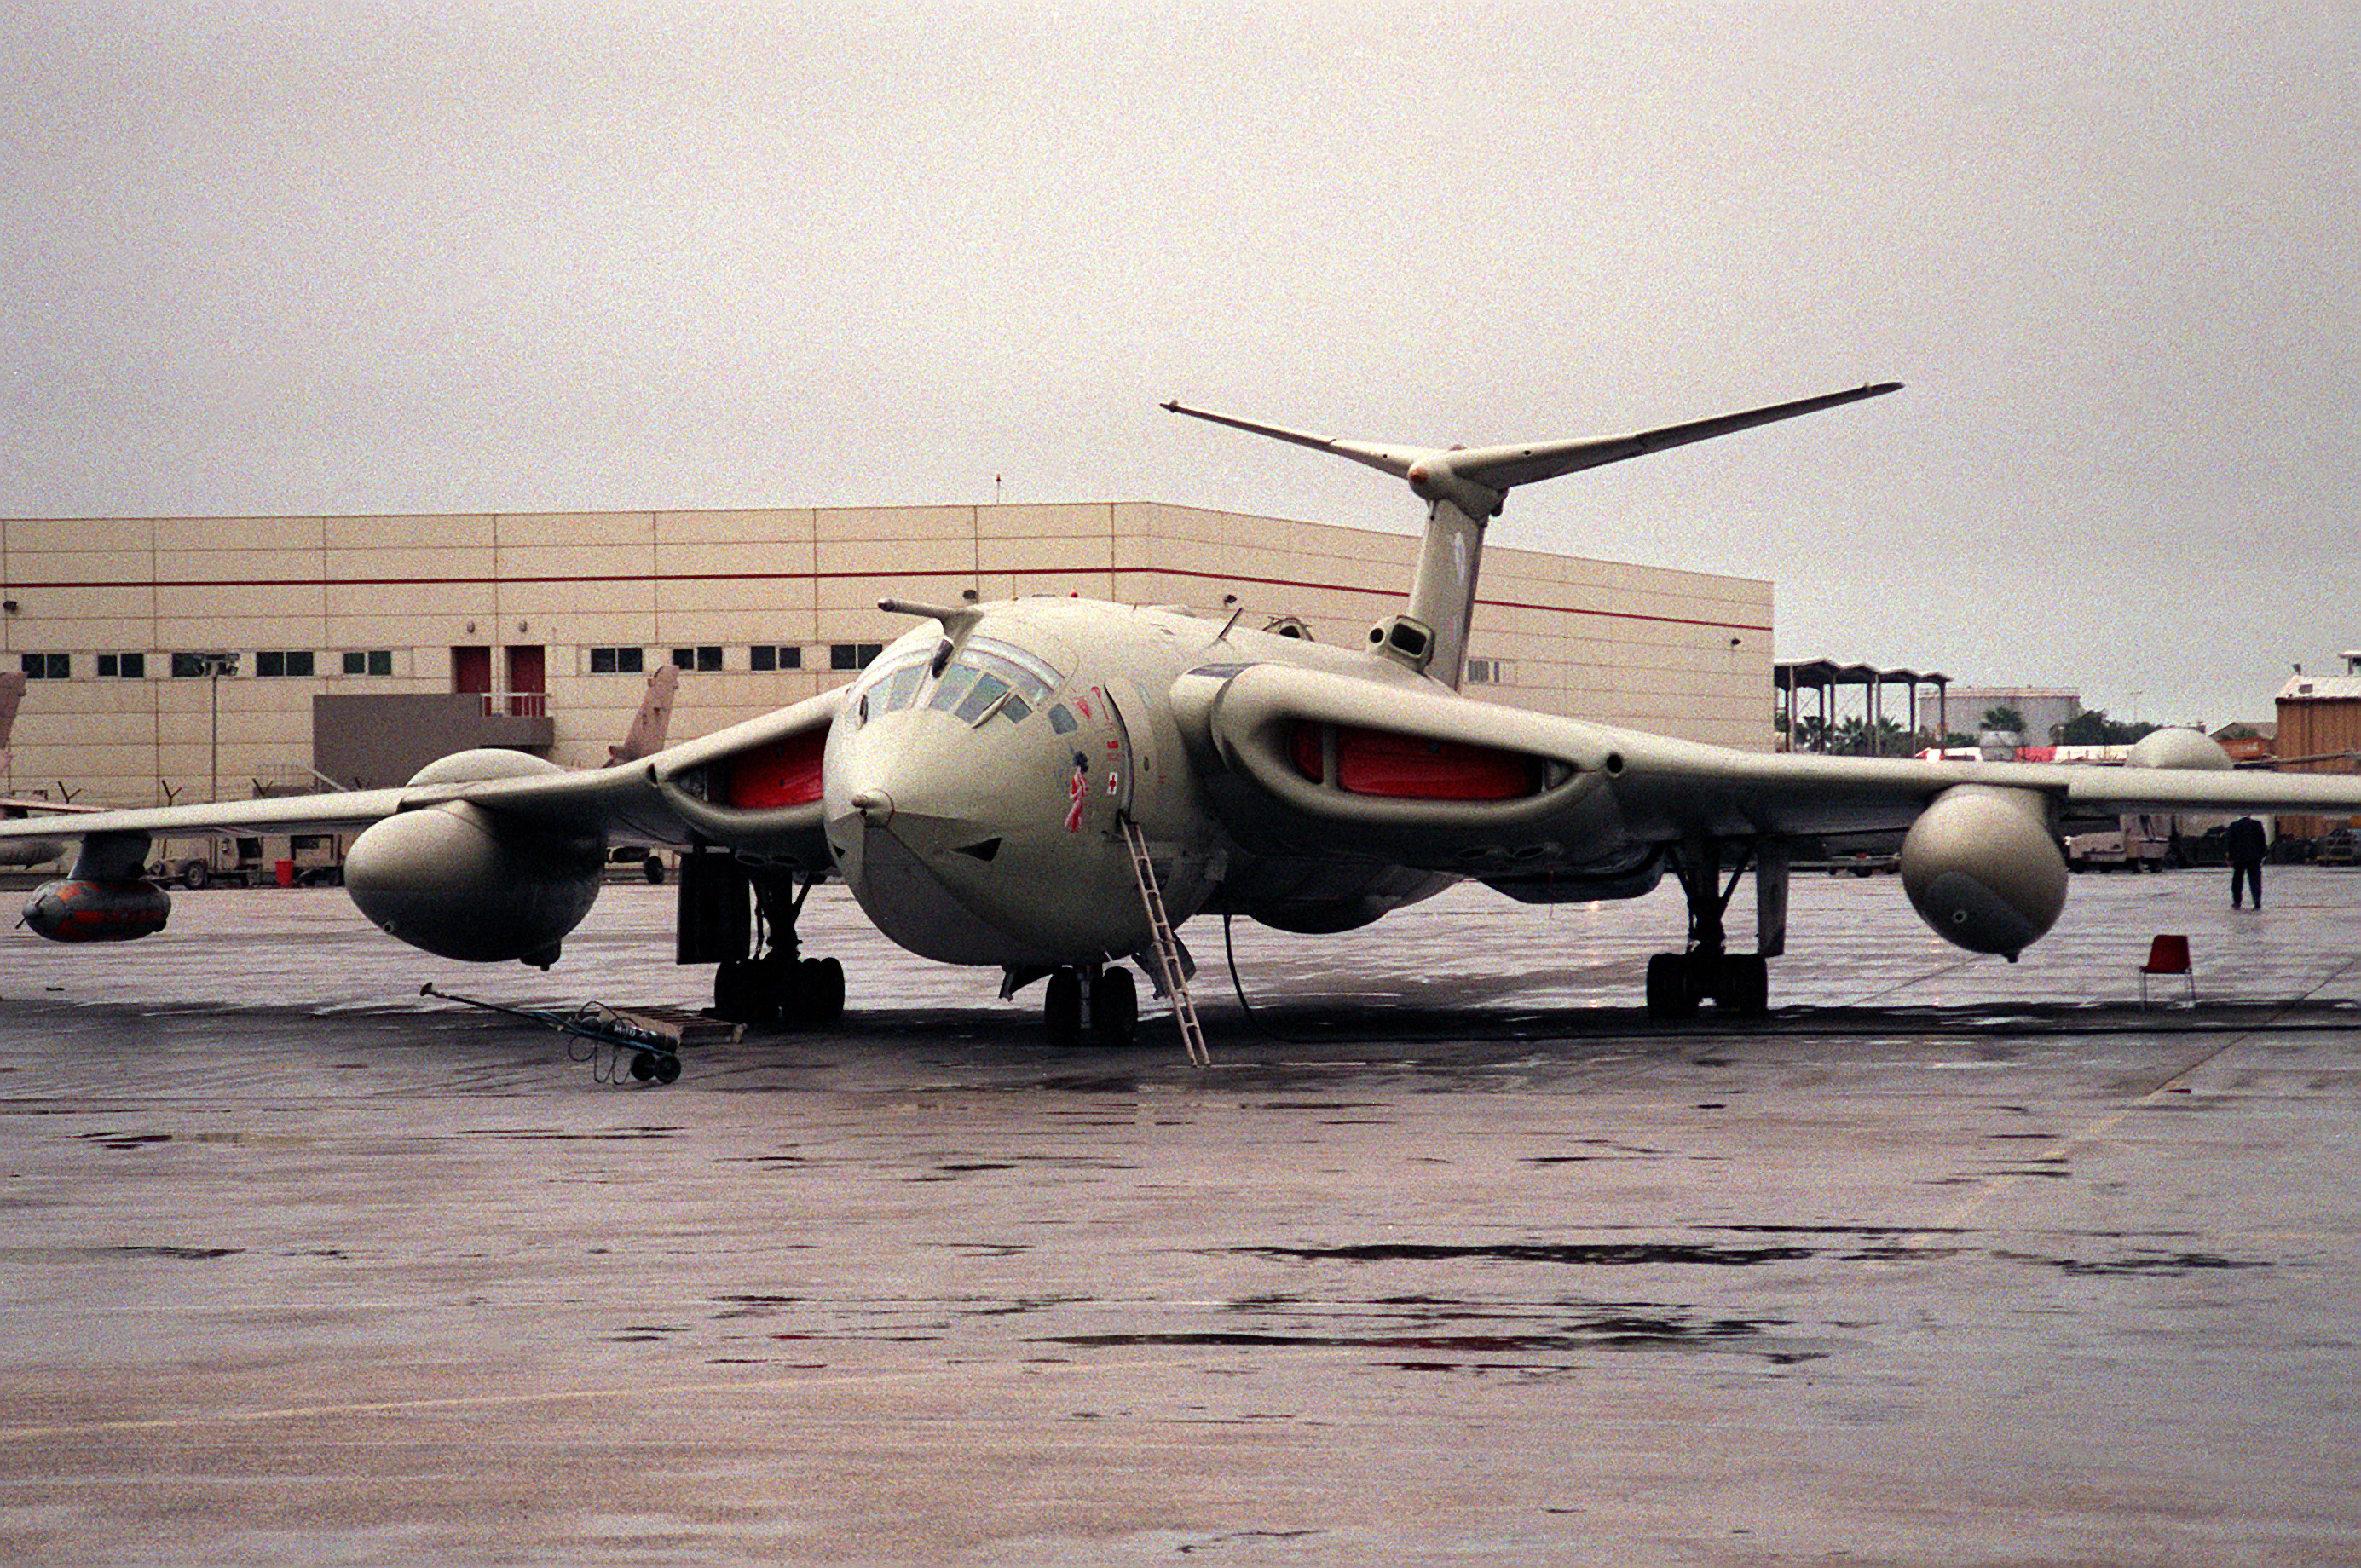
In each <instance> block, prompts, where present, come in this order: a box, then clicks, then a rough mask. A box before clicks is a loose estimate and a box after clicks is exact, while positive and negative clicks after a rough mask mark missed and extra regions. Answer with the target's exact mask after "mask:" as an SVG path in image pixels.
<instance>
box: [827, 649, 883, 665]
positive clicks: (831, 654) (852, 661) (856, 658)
mask: <svg viewBox="0 0 2361 1568" xmlns="http://www.w3.org/2000/svg"><path fill="white" fill-rule="evenodd" d="M883 652H885V644H884V643H883V642H831V643H829V645H828V667H829V669H831V670H865V669H867V668H868V667H869V662H870V661H871V660H872V659H874V658H875V657H877V655H878V654H880V653H883Z"/></svg>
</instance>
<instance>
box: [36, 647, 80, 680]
mask: <svg viewBox="0 0 2361 1568" xmlns="http://www.w3.org/2000/svg"><path fill="white" fill-rule="evenodd" d="M25 678H26V679H27V680H28V681H70V680H71V679H73V655H72V654H71V653H27V654H26V655H25Z"/></svg>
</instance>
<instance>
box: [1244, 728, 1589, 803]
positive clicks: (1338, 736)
mask: <svg viewBox="0 0 2361 1568" xmlns="http://www.w3.org/2000/svg"><path fill="white" fill-rule="evenodd" d="M1290 754H1291V756H1292V758H1293V760H1294V762H1295V767H1296V771H1297V772H1298V773H1301V774H1302V775H1303V776H1304V777H1305V778H1307V779H1309V780H1311V781H1312V783H1314V784H1334V787H1335V788H1337V789H1340V790H1343V791H1344V792H1345V794H1347V795H1374V796H1377V797H1379V798H1381V799H1386V800H1520V799H1522V798H1524V797H1525V796H1527V795H1539V794H1540V793H1541V791H1542V787H1543V769H1542V764H1541V760H1540V759H1539V758H1536V757H1530V756H1527V755H1525V754H1524V753H1522V752H1519V751H1500V750H1499V749H1497V748H1495V747H1490V746H1471V745H1467V744H1466V743H1464V742H1462V741H1456V740H1433V739H1430V738H1428V737H1426V736H1423V735H1404V734H1400V733H1399V732H1397V731H1394V730H1389V729H1362V728H1360V727H1358V726H1356V725H1348V724H1338V725H1328V724H1317V723H1312V722H1309V721H1306V722H1301V723H1298V724H1297V725H1296V726H1295V734H1294V738H1293V740H1292V742H1291V745H1290ZM1332 762H1333V764H1334V766H1333V771H1332V768H1331V763H1332Z"/></svg>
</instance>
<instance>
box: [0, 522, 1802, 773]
mask: <svg viewBox="0 0 2361 1568" xmlns="http://www.w3.org/2000/svg"><path fill="white" fill-rule="evenodd" d="M1416 550H1417V541H1416V539H1415V538H1413V537H1411V536H1410V535H1406V534H1398V533H1389V532H1372V531H1365V530H1360V529H1351V528H1338V527H1333V526H1328V525H1323V524H1316V523H1309V522H1296V521H1286V520H1284V519H1279V518H1266V517H1251V516H1244V515H1238V514H1234V513H1227V512H1213V511H1204V510H1193V509H1191V508H1187V507H1179V506H1169V505H1162V504H1158V503H1154V502H1100V503H1077V504H1066V505H1027V506H1017V505H1009V506H974V507H966V506H962V507H895V508H862V509H796V510H739V511H654V512H650V511H632V512H591V513H576V514H564V515H549V514H534V515H522V514H516V513H498V514H491V513H486V514H475V515H467V516H451V517H250V518H156V519H142V520H129V521H123V520H94V519H80V520H57V519H19V520H12V521H0V605H5V608H4V609H0V659H5V667H7V668H11V669H15V668H21V669H23V670H24V672H25V673H26V674H27V676H28V677H29V684H28V685H27V696H26V698H25V702H24V705H23V708H22V711H21V713H20V715H19V717H18V720H17V724H16V735H15V737H14V748H13V751H12V752H11V754H10V762H9V773H8V777H7V778H6V779H5V780H0V788H5V792H6V793H12V794H25V793H30V792H32V791H35V790H49V789H53V788H54V787H55V786H57V785H60V784H62V785H63V787H64V788H65V789H67V790H69V791H71V792H72V795H73V798H74V799H76V800H77V801H82V802H87V803H91V804H99V805H111V806H135V805H147V804H153V803H159V802H162V801H165V800H168V799H180V800H195V799H203V798H206V797H207V796H208V795H238V796H243V795H249V794H252V793H255V792H257V791H260V790H269V791H273V792H279V791H300V790H305V789H309V788H312V787H314V777H313V771H312V770H313V769H317V770H318V771H319V772H321V773H327V774H329V775H330V776H331V777H335V778H336V779H337V780H338V781H339V782H340V783H344V784H355V783H358V784H385V783H399V782H401V778H404V777H407V776H408V775H407V772H406V771H400V772H399V776H391V777H389V776H382V773H383V771H387V770H406V767H407V760H406V759H407V758H409V757H411V756H414V755H415V754H416V753H418V752H420V751H423V752H424V754H425V755H426V756H432V755H439V754H441V753H442V752H445V751H454V750H458V749H460V748H462V747H466V746H471V745H510V746H517V747H521V748H523V749H526V750H530V751H535V752H537V753H539V754H542V755H544V756H548V757H550V758H552V759H553V760H555V761H556V762H562V763H566V764H568V765H577V766H581V765H595V764H598V763H600V762H605V761H606V760H607V756H608V747H609V745H610V744H611V743H613V742H615V741H617V740H620V739H621V737H622V735H623V732H624V730H625V729H626V728H627V727H628V725H629V724H630V722H631V716H632V714H633V712H634V711H635V710H636V708H637V707H638V706H639V703H640V700H641V697H642V694H643V692H644V691H645V689H646V685H647V676H648V673H649V672H651V671H653V669H655V668H656V667H657V666H658V665H659V664H661V663H676V664H678V665H679V666H681V669H682V672H683V673H682V675H681V679H680V685H679V691H678V696H677V701H676V706H675V711H674V715H673V718H672V731H671V733H672V737H673V738H674V739H675V740H680V739H686V738H687V737H690V736H694V735H697V734H702V733H704V732H706V731H708V730H711V729H719V727H721V726H723V725H725V724H729V723H732V722H735V721H736V720H739V719H741V718H750V717H752V716H753V715H754V714H757V713H760V712H763V711H764V710H766V709H769V708H773V707H780V706H783V705H785V704H786V703H790V702H793V701H795V700H796V699H798V698H800V697H804V696H809V695H811V694H812V693H814V692H817V691H819V690H821V689H823V688H825V687H827V686H829V685H836V684H839V683H841V682H843V681H846V680H848V679H850V678H851V675H852V674H853V673H854V672H855V671H856V670H857V669H858V668H859V667H860V666H861V665H862V663H864V662H865V661H866V659H867V658H868V657H869V656H870V655H871V654H872V653H873V652H874V651H875V649H876V648H877V646H878V645H879V644H881V643H883V642H885V641H890V640H891V639H892V638H894V637H895V636H898V635H899V634H900V633H901V632H902V631H904V630H906V629H907V628H908V626H909V624H910V622H909V621H908V620H907V619H906V618H902V617H895V616H889V615H886V614H884V613H883V612H881V611H880V610H879V609H877V608H876V601H877V600H878V599H879V598H882V597H885V596H889V595H898V596H902V597H906V598H925V599H933V600H956V599H958V598H960V597H961V594H963V593H964V592H967V591H969V590H973V591H974V592H975V593H976V594H977V595H978V596H979V597H981V598H985V599H992V598H1009V597H1016V596H1020V595H1027V594H1080V595H1082V596H1084V597H1090V598H1113V599H1120V600H1126V601H1130V602H1140V603H1168V604H1169V603H1181V604H1192V605H1199V606H1204V607H1208V608H1211V607H1217V606H1224V605H1229V606H1234V607H1235V608H1239V609H1242V610H1243V611H1244V613H1245V614H1246V615H1247V616H1249V617H1253V618H1256V619H1255V620H1254V622H1253V623H1254V624H1267V623H1268V622H1271V621H1273V620H1278V619H1279V618H1281V617H1286V616H1294V617H1298V618H1300V619H1301V623H1302V624H1303V626H1304V628H1305V629H1306V630H1308V631H1309V632H1310V633H1311V634H1312V635H1313V636H1316V637H1317V638H1318V639H1319V640H1320V641H1329V642H1343V643H1345V644H1347V645H1349V646H1354V647H1358V646H1361V645H1362V643H1363V641H1364V638H1365V636H1366V633H1367V629H1368V627H1369V625H1370V624H1371V623H1372V622H1374V621H1376V620H1378V619H1379V618H1380V617H1381V616H1384V615H1386V614H1389V613H1392V612H1394V611H1396V610H1398V609H1400V605H1401V601H1402V599H1403V598H1404V596H1405V595H1406V594H1407V592H1408V590H1409V585H1410V578H1411V568H1412V565H1413V563H1414V560H1415V555H1416ZM1483 566H1484V571H1483V577H1482V599H1481V602H1480V604H1479V606H1478V608H1477V615H1476V630H1475V632H1474V634H1473V636H1472V638H1471V640H1470V643H1469V649H1468V652H1469V658H1468V682H1467V685H1466V689H1467V690H1468V691H1469V692H1470V693H1471V694H1472V695H1477V696H1485V697H1488V698H1491V699H1494V700H1498V701H1501V702H1505V703H1510V704H1514V705H1516V706H1519V707H1533V708H1541V709H1545V710H1550V711H1554V712H1559V713H1565V714H1569V715H1575V716H1579V717H1583V718H1598V719H1601V720H1604V721H1607V722H1611V723H1619V724H1628V725H1632V726H1637V727H1641V728H1644V729H1653V730H1658V731H1662V732H1665V733H1669V734H1674V735H1679V736H1684V737H1687V738H1690V739H1694V740H1708V741H1714V742H1719V743H1721V744H1725V745H1731V746H1739V747H1743V748H1747V749H1750V750H1764V749H1767V748H1768V747H1769V745H1770V744H1771V740H1772V730H1771V723H1770V711H1771V704H1770V700H1769V696H1768V694H1769V692H1770V690H1771V663H1772V647H1771V625H1772V616H1771V609H1772V598H1771V586H1770V585H1769V584H1768V583H1763V582H1756V581H1752V580H1747V579H1741V578H1732V577H1721V576H1706V575H1703V574H1699V573H1693V572H1682V571H1672V570H1664V569H1659V568H1651V567H1643V566H1633V565H1616V564H1613V563H1609V562H1602V561H1591V560H1584V559H1579V558H1576V557H1572V556H1565V555H1556V554H1543V553H1539V552H1534V551H1525V550H1511V549H1502V548H1497V547H1495V548H1489V549H1488V550H1487V551H1486V553H1485V559H1484V563H1483ZM389 738H393V739H396V740H400V741H401V744H397V745H392V746H389V745H388V744H386V742H387V741H388V740H389ZM405 748H406V750H405ZM422 760H423V759H422ZM373 769H375V770H379V771H380V773H379V776H370V775H371V771H372V770H373Z"/></svg>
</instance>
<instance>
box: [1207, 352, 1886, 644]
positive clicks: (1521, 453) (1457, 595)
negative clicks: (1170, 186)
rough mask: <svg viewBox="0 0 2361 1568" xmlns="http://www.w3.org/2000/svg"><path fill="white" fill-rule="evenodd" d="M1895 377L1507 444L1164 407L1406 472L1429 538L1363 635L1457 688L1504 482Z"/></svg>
mask: <svg viewBox="0 0 2361 1568" xmlns="http://www.w3.org/2000/svg"><path fill="white" fill-rule="evenodd" d="M1901 386H1902V383H1901V382H1899V381H1885V382H1880V383H1878V384H1877V385H1875V386H1867V387H1856V388H1853V389H1850V390H1848V391H1842V392H1830V393H1828V394H1827V395H1825V396H1822V397H1817V398H1804V399H1801V400H1797V401H1795V402H1789V403H1773V404H1771V405H1770V406H1768V407H1765V408H1759V409H1748V410H1745V411H1741V412H1739V413H1730V414H1721V415H1718V416H1716V417H1715V418H1712V419H1702V420H1694V421H1691V422H1688V423H1686V424H1674V425H1666V426H1664V428H1663V429H1661V430H1650V431H1642V432H1641V433H1638V434H1636V435H1618V436H1609V437H1606V438H1604V439H1587V440H1578V441H1546V442H1532V443H1526V444H1519V445H1513V446H1476V447H1414V446H1379V445H1374V444H1370V443H1367V442H1358V441H1336V440H1333V439H1331V438H1330V437H1327V436H1324V435H1311V434H1307V433H1304V432H1302V431H1299V430H1286V429H1282V428H1281V427H1279V426H1278V425H1269V424H1257V423H1254V422H1251V421H1248V420H1242V419H1234V418H1232V417H1230V416H1229V415H1227V414H1216V413H1208V412H1206V411H1204V410H1202V409H1192V408H1188V407H1184V406H1183V405H1181V404H1180V403H1178V402H1168V403H1166V404H1165V405H1164V407H1165V408H1166V410H1168V411H1170V412H1172V413H1178V414H1188V415H1190V416H1191V417H1192V418H1196V419H1202V420H1209V421H1211V422H1213V423H1215V424H1225V425H1228V426H1229V427H1230V428H1231V429H1233V430H1243V431H1246V432H1249V433H1253V434H1256V435H1268V436H1269V437H1271V438H1272V439H1274V440H1277V441H1285V442H1290V443H1292V444H1295V445H1297V446H1308V447H1311V448H1312V449H1313V450H1314V451H1319V452H1329V453H1334V455H1337V456H1339V457H1345V458H1349V459H1351V460H1352V461H1353V462H1356V463H1359V464H1363V465H1365V466H1368V467H1371V468H1376V469H1378V470H1379V471H1381V472H1384V473H1388V474H1391V475H1393V476H1394V477H1396V478H1398V479H1402V480H1405V481H1407V482H1408V484H1409V485H1410V488H1411V490H1412V491H1413V492H1414V493H1415V494H1416V495H1417V496H1418V498H1419V499H1421V500H1423V501H1425V502H1427V503H1428V510H1427V519H1426V538H1425V541H1424V543H1422V545H1421V546H1420V549H1419V556H1418V575H1417V576H1416V577H1415V578H1413V579H1412V581H1411V590H1410V604H1409V607H1408V613H1407V614H1405V615H1402V616H1398V617H1396V618H1395V619H1394V620H1391V621H1388V622H1385V623H1382V624H1380V625H1378V626H1377V627H1375V628H1373V629H1371V630H1370V632H1369V641H1370V642H1371V644H1372V645H1373V646H1375V647H1376V648H1377V649H1378V651H1379V652H1386V653H1389V654H1391V655H1392V656H1394V657H1395V658H1398V659H1400V660H1401V661H1402V662H1404V663H1408V664H1411V666H1412V667H1414V668H1418V669H1422V670H1426V671H1428V672H1429V673H1431V674H1433V676H1434V678H1435V679H1437V680H1439V681H1441V682H1443V683H1444V685H1449V686H1453V687H1456V686H1457V685H1459V681H1460V676H1461V675H1462V674H1463V673H1464V672H1465V670H1466V655H1467V629H1468V622H1469V619H1470V618H1471V616H1472V615H1473V614H1474V612H1475V607H1476V582H1477V568H1478V565H1479V564H1480V562H1481V559H1482V556H1483V551H1484V525H1485V524H1486V523H1488V522H1489V521H1492V519H1493V518H1495V517H1498V516H1499V513H1500V507H1501V504H1502V502H1503V501H1504V500H1505V499H1507V496H1508V493H1509V491H1510V489H1512V488H1515V487H1517V486H1519V485H1531V484H1537V483H1539V482H1540V481H1541V480H1543V479H1554V478H1556V477H1559V476H1560V475H1562V474H1573V473H1577V472H1579V471H1580V470H1582V469H1585V468H1597V467H1599V466H1602V465H1605V464H1609V463H1620V462H1622V461H1623V460H1624V459H1625V458H1627V457H1639V456H1642V455H1645V454H1647V453H1651V452H1661V451H1663V450H1664V448H1666V447H1668V446H1686V445H1687V444H1689V443H1690V442H1692V441H1708V440H1711V439H1712V438H1713V437H1715V436H1717V435H1730V434H1734V433H1737V432H1739V431H1741V430H1752V428H1754V427H1755V426H1756V425H1758V424H1770V423H1772V422H1774V421H1777V420H1783V419H1793V418H1795V416H1796V415H1798V414H1808V413H1817V412H1818V411H1821V410H1822V409H1832V408H1835V407H1837V406H1838V405H1839V404H1842V403H1850V402H1857V401H1859V400H1861V399H1863V398H1874V397H1879V396H1882V395H1883V394H1884V393H1887V392H1892V391H1898V390H1900V389H1901Z"/></svg>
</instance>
